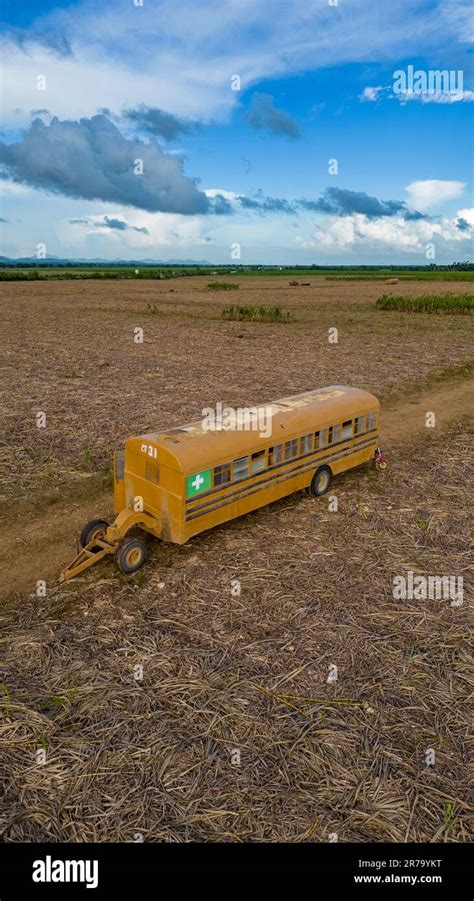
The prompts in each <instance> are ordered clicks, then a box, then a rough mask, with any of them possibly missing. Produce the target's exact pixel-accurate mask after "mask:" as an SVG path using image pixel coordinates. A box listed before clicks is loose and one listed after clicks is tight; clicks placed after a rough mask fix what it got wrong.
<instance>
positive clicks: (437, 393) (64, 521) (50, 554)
mask: <svg viewBox="0 0 474 901" xmlns="http://www.w3.org/2000/svg"><path fill="white" fill-rule="evenodd" d="M473 395H474V380H465V381H462V382H456V383H455V384H451V385H444V386H443V387H439V388H433V389H430V390H428V391H425V392H424V393H422V394H417V395H416V396H414V397H413V398H412V399H410V398H409V397H403V398H402V399H400V400H399V401H398V402H395V403H392V404H390V405H389V406H387V407H386V408H385V409H384V410H383V420H382V431H381V442H382V446H383V448H384V450H386V451H388V453H389V454H390V453H393V452H394V453H395V454H396V453H397V452H398V451H400V450H403V449H405V450H406V448H407V447H409V446H410V445H411V443H413V444H415V443H416V440H417V439H419V438H420V437H421V436H422V435H424V434H426V432H427V428H426V425H425V414H426V412H428V411H433V412H434V413H435V415H436V423H437V424H436V428H435V429H433V430H430V431H432V434H433V438H434V440H435V441H436V440H437V438H438V435H440V433H442V431H443V429H444V427H446V426H447V425H448V424H449V423H451V422H452V421H453V420H457V419H459V418H460V417H461V416H463V415H465V414H468V413H469V412H470V411H471V410H472V397H473ZM441 453H442V451H441ZM414 465H416V463H414ZM76 490H77V489H74V488H73V489H72V490H71V491H70V493H69V494H68V496H66V497H65V498H64V500H60V501H59V502H57V503H56V504H54V505H53V506H50V507H47V508H46V509H45V511H44V513H42V514H41V515H38V513H37V512H36V513H35V514H33V515H31V513H30V514H29V515H28V514H27V515H26V516H25V513H24V512H23V511H21V510H19V511H18V513H16V514H10V515H9V516H8V518H5V520H4V523H3V524H2V526H1V528H0V548H1V552H0V595H9V594H11V593H16V592H18V593H22V592H24V593H27V594H30V593H31V592H32V590H33V586H34V585H35V584H36V581H37V580H38V579H45V580H46V581H47V582H48V583H49V584H51V582H54V581H56V579H57V576H58V573H59V572H60V570H61V569H62V568H63V566H64V565H65V563H67V562H68V561H69V559H70V558H71V557H72V556H73V555H74V553H75V548H76V544H75V542H76V538H77V535H78V533H79V532H80V529H81V528H82V526H83V525H84V523H85V522H86V521H87V520H89V519H92V518H94V517H95V516H96V515H97V516H107V515H109V516H110V515H111V513H112V506H111V505H112V496H111V491H110V490H108V491H103V490H100V489H97V488H96V489H91V490H88V488H87V486H86V487H85V488H84V487H83V486H81V497H80V498H79V499H78V497H77V494H76V493H75V492H76Z"/></svg>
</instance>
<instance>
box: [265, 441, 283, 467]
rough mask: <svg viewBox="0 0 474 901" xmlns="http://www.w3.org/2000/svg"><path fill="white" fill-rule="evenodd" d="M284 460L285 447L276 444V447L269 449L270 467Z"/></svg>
mask: <svg viewBox="0 0 474 901" xmlns="http://www.w3.org/2000/svg"><path fill="white" fill-rule="evenodd" d="M282 460H283V445H282V444H275V445H274V447H269V448H268V465H269V466H274V464H275V463H281V461H282Z"/></svg>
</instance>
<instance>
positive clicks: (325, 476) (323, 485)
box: [309, 466, 332, 497]
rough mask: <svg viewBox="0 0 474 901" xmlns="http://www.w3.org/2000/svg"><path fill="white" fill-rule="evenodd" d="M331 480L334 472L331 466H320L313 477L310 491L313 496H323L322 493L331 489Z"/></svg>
mask: <svg viewBox="0 0 474 901" xmlns="http://www.w3.org/2000/svg"><path fill="white" fill-rule="evenodd" d="M331 482H332V472H331V470H330V469H329V466H320V467H319V469H317V470H316V472H315V473H314V476H313V478H312V479H311V485H310V486H309V493H310V494H311V495H312V497H321V495H322V494H326V491H329V487H330V485H331Z"/></svg>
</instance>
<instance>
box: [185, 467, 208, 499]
mask: <svg viewBox="0 0 474 901" xmlns="http://www.w3.org/2000/svg"><path fill="white" fill-rule="evenodd" d="M210 487H211V470H210V469H204V470H203V471H202V472H196V473H195V474H194V475H193V476H188V477H187V478H186V497H193V496H194V495H195V494H201V492H202V491H209V488H210Z"/></svg>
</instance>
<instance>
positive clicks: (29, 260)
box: [0, 256, 215, 266]
mask: <svg viewBox="0 0 474 901" xmlns="http://www.w3.org/2000/svg"><path fill="white" fill-rule="evenodd" d="M22 264H23V265H29V266H31V265H35V266H51V265H55V266H79V265H89V266H214V265H215V264H214V263H209V261H208V260H188V259H186V260H150V259H146V260H120V259H116V260H104V259H101V258H100V257H94V258H93V259H84V258H82V257H81V258H79V259H69V258H62V257H54V256H47V257H46V259H44V260H38V259H37V258H36V257H17V258H14V257H2V256H0V265H3V266H18V265H22Z"/></svg>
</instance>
